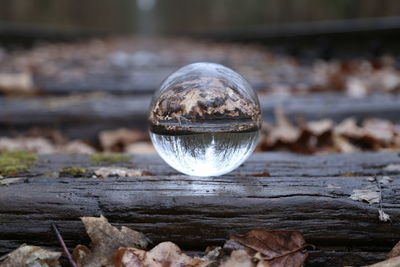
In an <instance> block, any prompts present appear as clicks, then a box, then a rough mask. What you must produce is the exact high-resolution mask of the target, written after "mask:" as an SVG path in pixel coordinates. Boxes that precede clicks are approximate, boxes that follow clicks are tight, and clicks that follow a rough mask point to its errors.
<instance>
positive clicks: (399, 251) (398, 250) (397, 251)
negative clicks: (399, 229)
mask: <svg viewBox="0 0 400 267" xmlns="http://www.w3.org/2000/svg"><path fill="white" fill-rule="evenodd" d="M398 256H400V241H399V242H397V244H396V245H395V246H394V247H393V248H392V250H391V251H390V252H389V254H388V256H387V258H388V259H390V258H394V257H398Z"/></svg>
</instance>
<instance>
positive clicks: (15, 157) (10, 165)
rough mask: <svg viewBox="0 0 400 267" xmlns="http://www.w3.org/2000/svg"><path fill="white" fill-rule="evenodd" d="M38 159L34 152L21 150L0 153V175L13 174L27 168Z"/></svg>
mask: <svg viewBox="0 0 400 267" xmlns="http://www.w3.org/2000/svg"><path fill="white" fill-rule="evenodd" d="M37 160H38V156H37V155H36V154H33V153H30V152H23V151H5V152H1V153H0V175H1V176H14V175H17V174H18V173H19V172H22V171H26V170H28V169H29V168H30V167H31V165H32V164H33V163H35V162H36V161H37Z"/></svg>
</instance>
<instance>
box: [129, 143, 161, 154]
mask: <svg viewBox="0 0 400 267" xmlns="http://www.w3.org/2000/svg"><path fill="white" fill-rule="evenodd" d="M124 152H125V153H128V154H155V153H156V150H155V149H154V146H153V145H152V144H151V143H150V142H136V143H133V144H130V145H128V146H127V147H126V148H125V150H124Z"/></svg>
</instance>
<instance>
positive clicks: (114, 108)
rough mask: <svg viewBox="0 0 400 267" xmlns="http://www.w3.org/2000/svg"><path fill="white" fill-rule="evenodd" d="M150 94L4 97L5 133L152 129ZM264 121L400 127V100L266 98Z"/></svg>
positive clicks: (0, 115)
mask: <svg viewBox="0 0 400 267" xmlns="http://www.w3.org/2000/svg"><path fill="white" fill-rule="evenodd" d="M150 100H151V97H150V96H146V95H140V96H139V95H138V96H116V95H108V94H86V95H74V96H67V97H34V98H20V97H0V135H10V134H11V133H15V132H24V131H27V130H29V129H30V128H31V127H33V126H37V127H44V128H57V129H60V130H61V131H62V132H63V134H65V135H66V136H67V137H69V138H84V139H92V140H95V139H96V138H97V134H98V132H99V131H101V130H105V129H115V128H119V127H128V128H138V129H142V130H145V129H147V110H148V107H149V105H150ZM260 102H261V106H262V110H263V118H264V119H265V120H266V121H268V122H274V120H275V118H274V110H275V109H276V108H277V107H282V108H283V109H284V110H285V112H286V113H287V114H288V116H289V117H290V118H294V117H296V116H298V115H301V116H304V117H305V119H307V120H318V119H324V118H331V119H333V120H335V121H341V120H343V119H345V118H348V117H351V116H353V117H355V118H357V119H360V120H361V119H363V118H369V117H377V118H384V119H389V120H391V121H393V122H397V123H400V116H399V115H398V114H400V96H393V95H374V96H368V97H365V98H349V97H347V96H343V95H338V94H313V95H307V96H293V97H281V96H265V95H261V96H260Z"/></svg>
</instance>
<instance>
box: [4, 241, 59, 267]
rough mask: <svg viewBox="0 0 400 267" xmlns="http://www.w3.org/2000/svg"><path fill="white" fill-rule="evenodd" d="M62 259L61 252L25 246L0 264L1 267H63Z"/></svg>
mask: <svg viewBox="0 0 400 267" xmlns="http://www.w3.org/2000/svg"><path fill="white" fill-rule="evenodd" d="M60 257H61V252H55V251H50V250H46V249H43V248H41V247H37V246H28V245H25V244H23V245H21V246H20V247H19V248H17V249H16V250H14V251H13V252H11V253H10V254H8V255H7V256H6V257H5V260H4V261H3V262H2V263H0V267H15V266H26V267H28V266H29V267H31V266H32V267H61V265H60V263H59V261H58V259H59V258H60Z"/></svg>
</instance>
